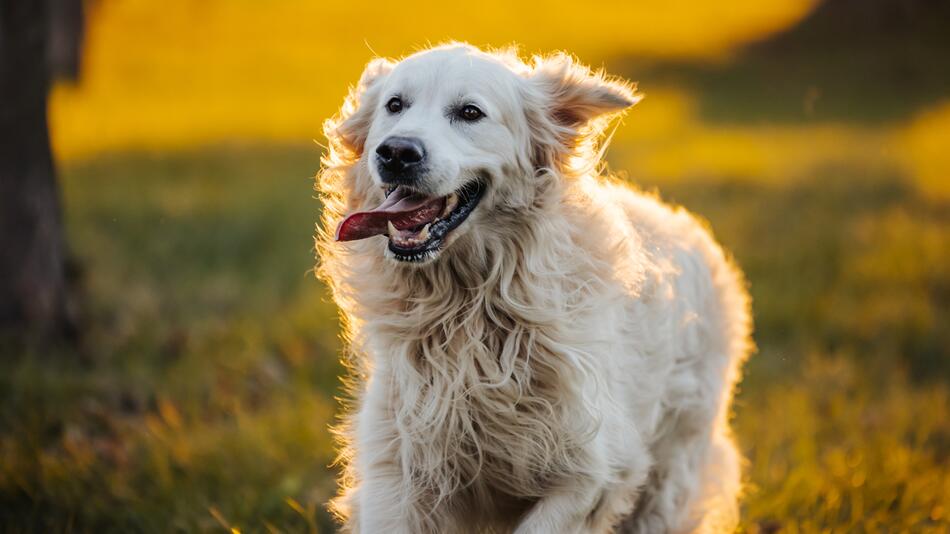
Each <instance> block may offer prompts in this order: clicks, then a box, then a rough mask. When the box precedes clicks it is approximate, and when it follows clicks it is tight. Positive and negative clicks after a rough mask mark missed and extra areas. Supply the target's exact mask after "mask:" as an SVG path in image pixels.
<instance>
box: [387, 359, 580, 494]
mask: <svg viewBox="0 0 950 534" xmlns="http://www.w3.org/2000/svg"><path fill="white" fill-rule="evenodd" d="M484 378H485V377H478V381H476V382H475V383H471V382H468V383H467V382H464V381H460V382H452V381H448V382H440V380H444V379H445V378H443V377H439V376H434V375H430V376H429V377H428V379H427V381H426V383H417V384H413V385H411V386H410V387H412V388H413V391H412V393H411V394H409V395H405V398H403V399H401V401H400V400H399V399H397V402H405V401H410V402H412V403H413V404H412V406H406V405H403V410H401V411H399V412H397V414H398V415H397V418H398V420H397V424H398V425H399V426H400V427H401V428H402V429H403V430H404V432H403V435H404V436H411V438H410V439H408V440H405V441H404V442H403V447H404V449H403V451H404V453H408V454H404V456H403V457H404V458H407V459H408V460H409V466H408V467H409V469H408V473H409V476H410V477H412V478H414V479H415V480H414V482H415V483H418V484H419V486H417V487H429V488H438V492H439V493H441V494H443V496H450V495H456V496H457V495H468V496H473V497H475V498H476V499H477V500H478V501H481V502H483V503H485V504H486V505H490V504H489V503H491V502H492V501H495V502H497V501H499V500H501V501H504V500H505V499H508V500H510V499H511V497H518V498H524V499H531V498H534V497H537V496H540V495H543V494H545V492H546V490H548V489H549V488H550V487H551V486H552V485H554V484H557V483H559V482H560V481H561V479H563V477H564V476H566V474H567V473H569V472H571V466H570V462H569V459H570V458H572V457H573V456H575V455H576V451H575V450H574V448H573V445H575V444H577V443H578V437H577V436H576V431H575V429H572V428H570V425H568V424H566V422H565V421H564V418H565V415H564V414H563V413H562V412H561V411H560V410H558V409H555V408H554V407H555V406H559V405H560V403H559V402H558V399H556V398H555V397H554V391H555V390H556V389H557V388H556V387H551V386H552V385H550V384H544V385H542V384H537V383H532V382H531V381H530V380H527V379H523V378H521V377H517V376H510V377H508V378H507V380H502V381H500V382H496V383H490V382H487V381H483V379H484ZM404 393H405V392H404ZM410 399H411V400H410ZM566 459H568V461H566ZM414 485H415V484H414Z"/></svg>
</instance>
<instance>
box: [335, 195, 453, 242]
mask: <svg viewBox="0 0 950 534" xmlns="http://www.w3.org/2000/svg"><path fill="white" fill-rule="evenodd" d="M443 208H445V197H429V196H426V195H423V194H421V193H414V192H412V191H410V190H409V189H407V188H405V187H403V186H398V187H397V188H396V189H395V190H394V191H393V192H392V193H390V194H389V196H388V197H386V200H384V201H383V203H382V204H380V205H379V206H377V207H376V209H373V210H370V211H359V212H356V213H351V214H350V215H347V216H346V218H345V219H343V221H341V222H340V225H339V226H337V227H336V240H337V241H353V240H356V239H366V238H367V237H372V236H374V235H380V234H384V235H385V234H387V233H388V232H389V228H388V227H387V224H386V223H387V222H392V223H393V226H395V227H396V228H398V229H399V230H406V229H409V228H414V227H417V226H422V225H424V224H425V223H428V222H432V221H434V220H435V218H436V217H438V216H439V214H440V213H442V209H443Z"/></svg>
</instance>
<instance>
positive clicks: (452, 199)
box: [440, 193, 459, 217]
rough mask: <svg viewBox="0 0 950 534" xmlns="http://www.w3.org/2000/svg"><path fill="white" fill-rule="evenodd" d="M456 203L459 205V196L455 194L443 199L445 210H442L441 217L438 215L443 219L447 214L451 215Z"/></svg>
mask: <svg viewBox="0 0 950 534" xmlns="http://www.w3.org/2000/svg"><path fill="white" fill-rule="evenodd" d="M458 203H459V196H458V195H457V194H456V193H452V194H450V195H449V196H448V197H447V198H446V199H445V209H443V210H442V215H440V217H445V216H446V215H448V214H449V213H452V210H454V209H455V206H457V205H458Z"/></svg>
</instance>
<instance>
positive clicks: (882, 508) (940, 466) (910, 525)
mask: <svg viewBox="0 0 950 534" xmlns="http://www.w3.org/2000/svg"><path fill="white" fill-rule="evenodd" d="M318 157H319V153H318V150H317V148H316V147H272V148H261V147H248V146H227V147H221V148H217V149H208V150H204V151H199V152H195V153H192V154H184V155H176V156H163V157H158V156H150V155H147V154H128V155H124V156H114V157H104V158H101V159H97V160H93V161H90V162H87V163H84V164H79V165H74V166H70V167H68V168H66V169H64V172H63V174H64V177H63V187H64V196H65V203H66V206H67V223H68V228H69V234H70V235H69V239H70V242H71V245H72V248H73V250H74V252H75V254H76V255H77V256H78V258H79V259H80V260H81V264H82V266H83V271H82V273H83V274H82V280H83V285H84V287H85V291H86V297H87V302H88V306H87V311H86V317H85V324H86V325H88V327H87V328H86V330H85V332H84V334H85V335H84V342H83V348H82V350H80V351H77V352H67V351H57V352H54V353H51V354H5V355H4V357H3V358H2V359H0V468H2V470H0V530H2V531H5V532H26V531H42V532H61V531H66V532H177V531H180V532H190V531H199V530H201V531H215V530H220V531H224V530H226V528H225V527H227V528H237V529H239V530H241V531H242V532H276V531H281V532H302V531H317V532H329V531H331V530H332V526H331V523H330V521H329V518H328V517H327V515H326V513H325V511H324V510H323V507H322V503H324V502H325V501H326V499H327V498H328V497H329V495H330V494H331V493H332V491H333V487H334V482H333V469H332V468H330V467H329V464H330V463H331V461H332V444H331V439H330V436H329V433H328V431H327V426H328V425H329V424H331V423H332V421H333V418H334V412H335V410H336V407H337V405H336V402H335V401H334V399H333V397H334V395H338V394H339V388H338V381H337V375H338V374H339V372H340V368H339V367H338V363H337V356H338V353H339V350H340V346H339V342H338V339H337V332H338V326H339V325H338V323H337V318H336V314H335V310H334V308H333V305H332V303H331V302H330V301H329V299H328V297H327V294H326V292H325V290H324V288H323V287H321V285H320V284H319V283H318V282H317V281H315V280H314V278H313V276H312V275H311V274H310V273H309V270H310V269H311V267H312V264H313V260H312V249H311V248H312V241H311V238H310V236H311V230H312V224H313V222H314V221H315V220H316V215H317V212H318V209H319V205H318V203H317V202H316V201H315V200H314V199H313V198H312V191H311V186H312V182H311V181H310V178H309V175H310V174H311V173H312V172H313V171H314V170H315V169H316V168H317V165H318ZM645 185H646V186H647V187H653V186H659V187H660V188H661V190H662V192H663V194H664V196H665V197H667V198H669V199H672V200H674V201H676V202H679V203H682V204H684V205H686V206H687V207H689V208H690V209H693V210H694V211H696V212H698V213H700V214H702V215H704V216H705V217H707V218H708V219H709V221H710V222H711V224H712V226H713V227H714V228H715V230H716V232H717V235H718V236H719V238H720V239H721V240H722V242H723V243H724V244H725V245H726V246H727V247H728V248H730V249H731V250H732V251H734V253H735V256H736V258H737V259H738V261H739V263H740V264H741V265H742V266H743V267H744V268H745V270H746V272H747V273H748V276H749V280H750V283H751V289H752V293H753V297H754V299H755V303H754V308H755V316H756V321H757V334H756V338H757V342H758V344H759V347H760V352H759V354H757V355H756V356H755V357H754V358H753V359H752V360H751V362H750V364H749V366H748V368H747V373H746V377H745V380H744V381H743V383H742V391H741V393H740V395H739V398H738V402H737V406H736V428H737V433H738V436H739V441H740V443H741V445H742V448H743V450H744V452H745V454H746V456H747V458H748V466H747V467H748V469H747V472H748V482H749V489H748V495H747V498H746V500H745V504H744V509H743V528H744V529H745V530H747V531H751V532H774V531H775V529H776V528H781V529H783V532H799V531H801V532H845V531H875V532H878V531H882V532H883V531H912V532H925V531H928V530H929V531H932V532H940V531H946V529H948V528H950V519H948V517H950V502H948V497H950V391H948V383H950V377H948V373H950V364H948V361H950V358H948V356H950V355H948V353H947V347H948V346H950V333H948V331H947V328H946V325H947V324H948V302H950V280H948V276H947V273H948V272H950V232H948V231H947V229H948V223H950V221H948V218H950V216H948V210H947V206H946V205H945V204H939V203H935V201H931V200H927V199H925V198H921V197H920V196H919V195H918V194H917V193H916V190H915V189H913V188H912V187H910V186H908V185H907V184H906V183H905V182H904V180H903V179H902V178H901V177H900V176H893V175H886V174H885V175H881V176H873V177H868V176H864V175H855V174H854V173H853V172H852V173H850V174H849V172H848V169H837V170H828V171H827V172H826V173H825V174H824V175H817V176H816V177H815V178H814V180H812V181H808V182H799V183H794V184H792V185H779V184H776V185H764V184H753V183H748V182H747V181H742V182H736V181H731V180H729V179H728V177H723V178H722V179H720V180H706V181H703V182H678V183H676V184H665V185H664V184H655V183H646V184H645Z"/></svg>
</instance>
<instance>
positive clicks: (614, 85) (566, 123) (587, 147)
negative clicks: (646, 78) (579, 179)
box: [525, 53, 640, 175]
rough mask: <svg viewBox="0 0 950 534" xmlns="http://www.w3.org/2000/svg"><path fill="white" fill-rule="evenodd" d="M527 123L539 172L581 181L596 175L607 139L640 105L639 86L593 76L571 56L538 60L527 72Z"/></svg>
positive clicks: (532, 152)
mask: <svg viewBox="0 0 950 534" xmlns="http://www.w3.org/2000/svg"><path fill="white" fill-rule="evenodd" d="M527 82H528V83H527V85H528V89H527V91H526V93H525V100H526V106H525V108H526V118H527V120H528V126H529V130H530V136H531V158H532V162H531V163H532V165H533V166H534V169H535V172H536V173H537V172H539V171H544V170H552V169H558V170H559V171H560V172H561V173H562V174H568V175H579V174H582V173H585V172H589V171H592V170H594V169H595V167H596V166H597V164H598V163H599V161H600V155H601V154H602V152H601V150H600V149H599V148H598V147H599V142H600V140H601V134H602V133H603V131H604V129H605V128H606V127H607V125H608V124H609V123H610V119H611V118H613V117H614V116H615V115H616V113H618V112H620V111H622V110H624V109H626V108H628V107H630V106H632V105H634V104H636V103H637V102H638V101H639V100H640V96H638V95H637V94H636V93H635V86H634V85H633V84H631V83H628V82H626V81H623V80H621V79H617V78H608V77H607V76H605V75H604V74H603V73H602V72H592V71H591V70H590V69H589V68H587V67H585V66H583V65H580V64H578V63H577V62H575V61H574V59H573V58H571V57H570V56H568V55H567V54H563V53H558V54H555V55H553V56H546V57H538V56H536V57H535V58H534V62H533V64H532V65H531V66H530V67H529V68H528V71H527Z"/></svg>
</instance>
